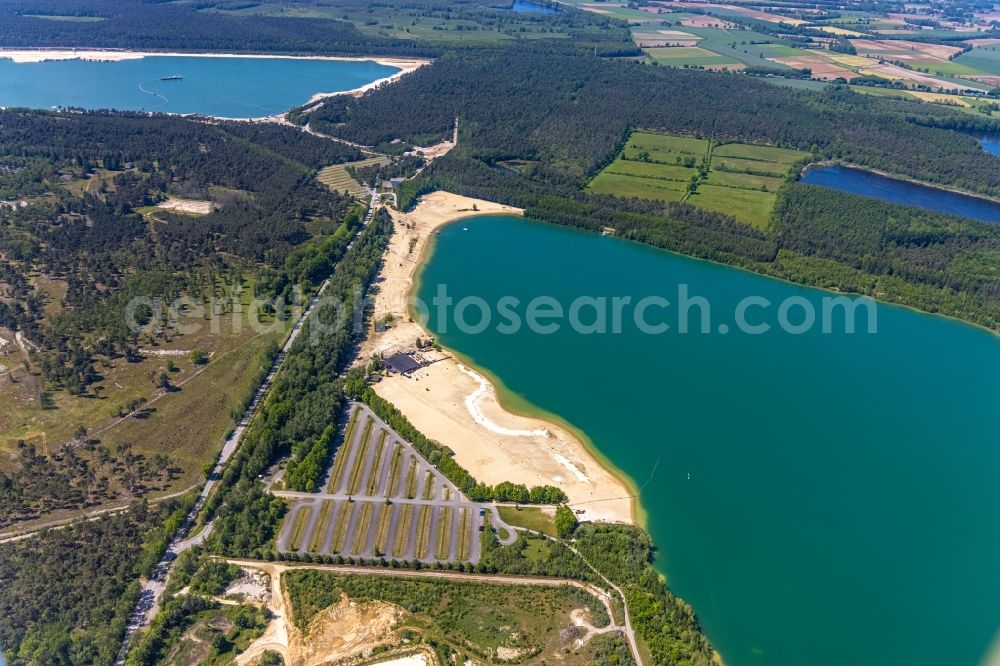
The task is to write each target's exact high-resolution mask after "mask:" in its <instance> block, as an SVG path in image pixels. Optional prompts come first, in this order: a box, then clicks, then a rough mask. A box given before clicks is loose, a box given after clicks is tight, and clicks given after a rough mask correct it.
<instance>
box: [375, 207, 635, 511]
mask: <svg viewBox="0 0 1000 666" xmlns="http://www.w3.org/2000/svg"><path fill="white" fill-rule="evenodd" d="M479 215H518V216H520V215H523V211H521V210H520V209H517V208H512V207H509V206H503V205H500V204H496V203H493V202H489V201H482V200H477V199H470V198H467V197H462V196H459V195H455V194H451V193H448V192H441V191H438V192H433V193H431V194H429V195H425V196H424V197H423V198H422V199H421V202H420V205H418V206H417V208H416V209H415V210H414V211H413V212H411V213H406V214H403V213H398V212H395V211H393V220H394V221H395V223H396V229H395V231H394V234H393V237H392V239H391V240H390V244H389V248H388V250H387V251H386V255H385V259H384V260H383V266H382V268H381V269H380V272H379V278H378V281H377V282H376V284H377V286H378V292H377V294H376V297H375V305H374V315H373V321H375V322H376V323H378V322H382V321H384V320H385V319H386V317H389V316H391V317H392V318H393V322H394V323H393V324H392V325H390V326H389V327H388V328H386V329H384V330H378V329H376V330H374V331H372V332H371V333H370V334H369V335H368V336H367V337H366V339H365V341H364V343H363V345H362V349H361V359H362V362H364V361H366V360H367V359H370V358H371V357H372V356H373V355H375V354H383V355H389V354H392V353H395V352H398V351H407V350H412V349H413V347H414V341H415V339H416V338H418V337H420V338H427V337H432V335H431V334H430V333H428V332H427V331H426V330H425V329H424V328H423V327H422V326H421V325H420V323H419V322H417V321H414V320H413V319H411V318H410V307H409V301H410V297H411V295H413V294H414V293H415V292H416V291H417V289H419V284H420V279H419V276H420V273H421V271H422V268H423V266H424V265H426V262H427V260H428V258H429V257H430V256H431V254H432V251H433V245H434V242H433V239H434V237H435V235H436V232H437V231H438V230H439V229H441V228H443V227H445V226H447V225H449V224H453V223H455V222H458V221H461V220H463V219H467V218H469V217H475V216H479ZM418 353H419V354H420V355H421V356H423V357H424V360H425V361H426V364H425V365H424V366H423V367H422V368H421V369H419V370H417V371H415V372H413V373H412V374H411V375H410V376H409V377H403V376H401V375H397V374H392V375H387V376H385V377H384V378H383V379H382V380H381V381H379V382H377V383H375V384H373V386H372V388H373V389H374V390H375V392H376V393H378V395H379V396H381V397H382V398H384V399H386V400H388V401H389V402H391V403H392V404H393V405H395V406H396V408H397V409H399V410H400V411H401V412H402V413H403V414H404V415H406V417H407V418H408V419H410V421H411V422H412V423H413V425H414V426H415V427H416V428H417V429H418V430H420V431H421V432H423V433H424V435H426V436H427V437H428V438H430V439H432V440H436V441H438V442H440V443H441V444H443V445H445V446H448V447H449V448H451V449H452V450H453V451H454V452H455V459H456V461H457V462H458V463H459V464H461V465H462V466H463V467H465V468H466V469H468V470H469V472H470V473H471V474H472V475H473V476H474V477H476V478H477V479H478V480H480V481H482V482H484V483H489V484H496V483H499V482H501V481H511V482H514V483H524V484H525V485H528V486H532V485H541V484H551V485H555V486H557V487H559V488H561V489H562V490H563V491H564V492H566V494H567V495H568V496H569V502H568V504H569V505H570V506H572V507H574V508H575V509H577V510H581V511H583V513H582V515H580V518H581V519H582V520H591V521H595V522H600V521H605V522H621V523H629V524H638V525H643V524H644V514H643V513H642V511H641V509H640V508H639V507H638V502H637V497H636V495H637V493H636V489H637V485H636V484H635V483H634V482H633V481H632V480H631V479H630V478H629V477H628V476H627V475H625V474H624V473H622V472H621V471H620V470H618V469H616V468H615V467H614V465H613V464H611V463H610V461H609V460H608V459H607V458H606V457H605V456H603V455H602V454H601V453H600V451H598V450H597V449H596V447H594V445H593V443H592V442H591V441H590V440H589V439H587V437H586V435H585V434H583V433H581V432H580V431H579V429H577V428H574V427H572V426H571V425H570V424H567V423H566V422H565V421H564V420H563V419H561V418H559V417H558V416H557V415H552V414H548V413H546V412H544V410H541V409H539V408H537V407H535V406H534V405H527V404H525V403H524V401H522V400H519V399H517V396H516V395H515V394H513V393H512V392H510V391H509V390H508V389H506V387H505V386H504V385H503V382H502V381H500V380H499V379H498V378H497V377H495V376H494V375H492V373H490V372H488V371H487V370H485V369H483V368H480V367H478V366H476V365H475V364H474V363H472V362H471V360H470V359H468V358H466V357H464V356H463V355H461V354H460V353H457V352H455V351H453V350H450V349H447V350H443V351H434V350H421V351H419V352H418ZM512 403H513V404H512Z"/></svg>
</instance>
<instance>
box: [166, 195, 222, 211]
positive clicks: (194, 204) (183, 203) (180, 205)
mask: <svg viewBox="0 0 1000 666" xmlns="http://www.w3.org/2000/svg"><path fill="white" fill-rule="evenodd" d="M156 207H157V208H163V209H166V210H172V211H176V212H178V213H187V214H188V215H208V214H209V213H211V212H212V211H213V210H215V204H214V203H212V202H211V201H205V200H203V199H179V198H177V197H170V198H168V199H167V200H166V201H161V202H160V203H158V204H156Z"/></svg>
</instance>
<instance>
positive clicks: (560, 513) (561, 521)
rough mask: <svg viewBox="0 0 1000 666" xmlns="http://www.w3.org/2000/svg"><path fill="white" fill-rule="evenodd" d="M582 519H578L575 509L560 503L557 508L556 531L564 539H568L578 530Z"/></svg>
mask: <svg viewBox="0 0 1000 666" xmlns="http://www.w3.org/2000/svg"><path fill="white" fill-rule="evenodd" d="M579 524H580V521H579V520H577V519H576V514H575V513H573V509H571V508H569V507H568V506H566V505H565V504H560V505H559V507H558V508H557V509H556V532H557V533H558V534H559V537H560V538H562V539H568V538H569V537H570V536H572V535H573V532H575V531H576V528H577V526H578V525H579Z"/></svg>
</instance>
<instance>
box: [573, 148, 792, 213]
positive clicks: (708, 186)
mask: <svg viewBox="0 0 1000 666" xmlns="http://www.w3.org/2000/svg"><path fill="white" fill-rule="evenodd" d="M805 157H807V153H804V152H801V151H798V150H789V149H787V148H779V147H776V146H762V145H752V144H746V143H725V144H721V145H714V144H713V143H712V142H711V141H709V140H707V139H700V138H695V137H686V136H673V135H668V134H653V133H649V132H635V133H633V134H632V136H630V137H629V139H628V142H627V143H626V144H625V147H624V148H623V149H622V151H621V153H620V154H619V155H618V156H616V158H615V160H614V161H613V162H611V164H609V165H608V166H606V167H605V168H604V169H602V170H601V172H600V173H598V174H597V175H596V176H595V177H594V178H593V179H592V180H591V181H590V183H588V184H587V188H586V189H587V191H588V192H591V193H593V194H609V195H612V196H617V197H624V198H632V197H634V198H638V199H648V200H652V201H668V202H684V203H688V204H691V205H692V206H696V207H698V208H704V209H705V210H711V211H715V212H718V213H724V214H726V215H732V216H733V217H735V218H736V219H737V220H739V221H741V222H744V223H746V224H749V225H752V226H754V227H757V228H760V229H764V228H766V227H767V226H768V224H769V222H770V219H771V211H772V209H773V208H774V203H775V200H776V198H777V192H778V190H779V189H780V188H781V186H782V185H783V184H784V182H785V180H786V179H787V177H788V176H789V174H790V173H791V171H792V166H793V165H794V164H796V163H798V162H801V161H802V160H803V159H805Z"/></svg>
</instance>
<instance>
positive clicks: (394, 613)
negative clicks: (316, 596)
mask: <svg viewBox="0 0 1000 666" xmlns="http://www.w3.org/2000/svg"><path fill="white" fill-rule="evenodd" d="M255 568H256V569H258V570H259V571H263V572H264V573H266V574H268V575H270V577H271V596H270V599H269V601H268V604H267V607H268V610H270V611H271V615H272V619H271V622H270V623H269V624H268V626H267V629H265V630H264V633H263V635H262V636H261V637H260V638H258V639H257V640H256V641H254V642H253V643H252V644H251V645H250V647H248V648H247V649H246V650H245V651H244V652H243V653H242V654H240V655H239V656H237V658H236V663H237V665H238V666H244V665H245V664H253V663H255V662H256V660H257V659H258V658H259V657H260V656H261V655H262V654H263V653H264V652H266V651H267V650H272V651H274V652H277V653H279V654H280V655H281V656H282V657H283V658H284V660H285V663H286V664H288V665H289V666H321V665H322V664H326V663H330V662H335V661H339V660H342V659H350V658H353V657H358V656H361V655H368V654H370V653H371V651H372V649H373V648H375V647H377V646H379V645H384V644H386V643H395V642H396V641H397V638H396V636H395V627H396V625H397V624H398V623H399V619H400V618H401V617H402V615H403V612H404V611H403V609H402V608H400V607H398V606H394V605H392V604H387V603H383V602H380V601H371V602H368V603H364V604H358V603H355V602H352V601H349V600H348V599H346V598H344V599H342V600H341V602H340V603H339V604H336V605H334V606H330V607H329V608H326V609H324V610H322V611H321V612H320V613H318V614H317V615H316V617H314V618H313V620H312V622H310V623H309V630H308V632H307V633H306V634H305V635H303V634H302V632H301V631H299V629H298V628H297V627H296V626H295V624H294V621H293V618H292V610H291V604H290V603H289V601H288V598H287V597H286V596H285V594H284V592H283V590H282V589H281V574H282V572H283V571H284V570H285V568H284V567H282V566H280V565H270V564H264V563H261V564H259V565H258V566H256V567H255Z"/></svg>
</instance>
